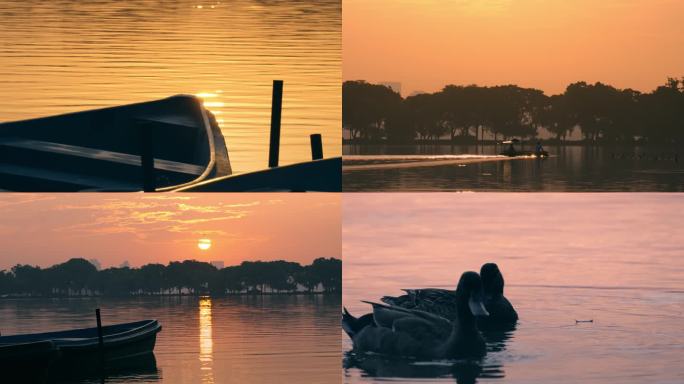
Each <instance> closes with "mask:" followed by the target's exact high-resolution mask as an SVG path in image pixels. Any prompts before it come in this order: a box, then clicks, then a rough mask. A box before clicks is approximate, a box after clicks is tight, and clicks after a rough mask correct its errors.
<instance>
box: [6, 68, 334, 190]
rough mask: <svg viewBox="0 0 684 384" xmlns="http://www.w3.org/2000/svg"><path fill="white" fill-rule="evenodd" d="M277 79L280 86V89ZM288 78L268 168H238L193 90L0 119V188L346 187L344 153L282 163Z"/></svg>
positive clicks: (276, 109)
mask: <svg viewBox="0 0 684 384" xmlns="http://www.w3.org/2000/svg"><path fill="white" fill-rule="evenodd" d="M276 86H278V87H279V89H280V94H278V95H277V97H276V92H275V90H276ZM281 97H282V82H279V81H275V82H274V100H273V110H272V112H271V113H272V118H271V148H270V156H269V168H266V169H264V170H261V171H256V172H249V173H243V174H239V175H233V174H232V170H231V166H230V160H229V157H228V150H227V148H226V143H225V140H224V138H223V135H222V134H221V130H220V128H219V126H218V123H217V122H216V119H215V118H214V116H213V115H212V113H211V112H209V111H208V110H207V109H205V108H204V106H203V105H202V101H201V99H199V98H197V97H195V96H192V95H178V96H173V97H169V98H166V99H162V100H156V101H150V102H145V103H138V104H130V105H123V106H118V107H111V108H104V109H97V110H92V111H84V112H76V113H68V114H64V115H59V116H50V117H44V118H39V119H31V120H23V121H16V122H9V123H2V124H0V190H3V189H4V190H11V191H24V192H75V191H141V190H142V191H214V192H228V191H323V192H339V191H341V190H342V176H341V175H342V158H341V157H336V158H329V159H323V152H322V144H321V137H320V135H312V137H311V146H312V160H311V161H307V162H303V163H298V164H290V165H286V166H280V167H279V166H278V151H279V148H278V147H279V145H280V144H279V143H280V108H281V100H280V98H281Z"/></svg>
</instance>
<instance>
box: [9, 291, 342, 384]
mask: <svg viewBox="0 0 684 384" xmlns="http://www.w3.org/2000/svg"><path fill="white" fill-rule="evenodd" d="M97 306H100V307H101V308H102V318H103V323H104V324H105V325H106V324H110V323H115V322H128V321H135V320H141V319H143V318H149V319H158V320H159V322H160V323H161V325H162V327H163V329H162V331H161V333H159V334H158V335H157V345H156V347H155V350H154V355H155V360H156V367H155V365H154V364H152V365H151V367H148V368H145V369H138V370H136V371H132V372H123V373H120V374H117V375H115V376H113V377H110V378H109V379H108V380H107V382H108V383H123V382H136V383H169V384H172V383H273V382H282V383H295V382H301V383H337V382H339V380H340V359H341V350H340V338H339V333H338V331H339V327H340V298H339V296H323V295H315V296H310V295H299V296H263V297H247V296H245V297H230V298H220V299H217V298H213V299H210V298H193V297H181V298H178V297H173V298H171V297H167V298H141V299H118V300H115V299H54V300H42V299H27V300H8V299H0V318H1V319H2V330H1V331H2V334H3V335H10V334H14V333H26V332H43V331H48V330H61V329H69V328H76V327H91V326H94V325H95V317H94V309H95V308H96V307H97ZM82 382H84V383H89V382H93V383H99V382H100V380H99V379H93V380H84V381H82Z"/></svg>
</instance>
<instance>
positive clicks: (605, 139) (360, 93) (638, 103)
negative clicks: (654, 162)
mask: <svg viewBox="0 0 684 384" xmlns="http://www.w3.org/2000/svg"><path fill="white" fill-rule="evenodd" d="M342 103H343V110H342V120H343V124H344V126H345V127H346V128H348V129H349V130H350V132H351V139H352V140H363V141H367V140H380V139H383V140H386V141H388V142H391V143H400V142H411V141H414V140H416V139H418V140H422V141H425V140H439V139H442V138H443V137H444V136H445V135H446V136H448V138H449V139H450V141H452V142H453V141H456V140H459V141H462V142H472V141H473V139H472V136H471V132H472V131H473V130H474V132H475V135H476V139H478V136H479V138H480V139H481V137H482V135H481V134H480V133H481V132H484V131H485V130H487V131H489V132H490V133H491V134H492V135H493V137H494V140H495V141H496V140H498V139H499V137H502V138H511V137H520V138H533V137H537V136H538V134H539V128H542V127H543V128H546V129H547V130H548V131H549V132H551V133H552V134H554V135H555V136H556V139H557V140H558V141H562V140H565V139H566V138H567V135H568V133H570V132H572V130H573V129H575V128H577V129H579V130H580V132H581V134H582V136H583V138H584V141H585V142H587V143H599V142H602V143H630V142H635V141H645V142H655V143H667V144H681V143H682V142H684V77H682V78H681V79H677V78H668V79H667V82H666V83H665V85H663V86H660V87H658V88H657V89H655V90H654V91H653V92H651V93H641V92H638V91H635V90H632V89H618V88H615V87H613V86H610V85H606V84H603V83H600V82H598V83H594V84H588V83H586V82H576V83H573V84H570V85H568V87H567V88H566V89H565V91H564V92H563V93H562V94H559V95H553V96H550V97H549V96H546V95H545V94H544V93H543V92H542V91H540V90H537V89H533V88H521V87H518V86H516V85H503V86H495V87H481V86H477V85H469V86H460V85H447V86H445V87H444V88H443V89H442V90H440V91H439V92H435V93H423V94H418V95H413V96H409V97H407V98H405V99H402V98H401V96H399V94H397V93H395V92H393V91H392V90H391V89H389V88H387V87H385V86H382V85H374V84H368V83H366V82H364V81H351V82H345V83H344V84H343V101H342Z"/></svg>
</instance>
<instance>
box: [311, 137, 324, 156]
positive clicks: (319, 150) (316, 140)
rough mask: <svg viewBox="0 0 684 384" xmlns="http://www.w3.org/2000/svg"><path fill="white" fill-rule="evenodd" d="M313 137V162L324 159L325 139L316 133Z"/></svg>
mask: <svg viewBox="0 0 684 384" xmlns="http://www.w3.org/2000/svg"><path fill="white" fill-rule="evenodd" d="M310 137H311V160H320V159H322V158H323V139H322V138H321V134H320V133H314V134H313V135H311V136H310Z"/></svg>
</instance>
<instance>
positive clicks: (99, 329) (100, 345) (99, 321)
mask: <svg viewBox="0 0 684 384" xmlns="http://www.w3.org/2000/svg"><path fill="white" fill-rule="evenodd" d="M95 318H96V319H97V342H98V349H99V351H100V368H101V369H102V370H104V362H105V357H104V355H105V354H104V339H103V337H102V318H101V317H100V308H95Z"/></svg>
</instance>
